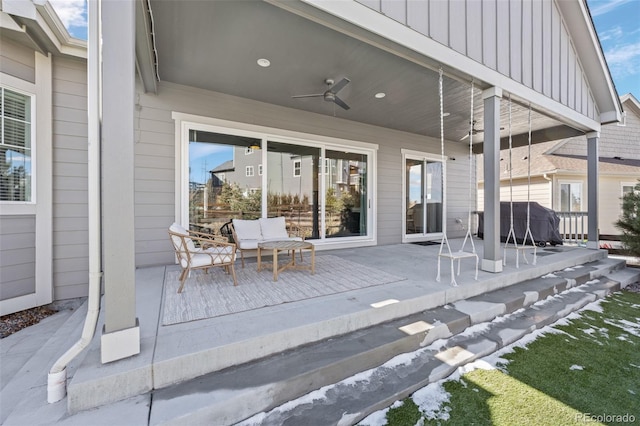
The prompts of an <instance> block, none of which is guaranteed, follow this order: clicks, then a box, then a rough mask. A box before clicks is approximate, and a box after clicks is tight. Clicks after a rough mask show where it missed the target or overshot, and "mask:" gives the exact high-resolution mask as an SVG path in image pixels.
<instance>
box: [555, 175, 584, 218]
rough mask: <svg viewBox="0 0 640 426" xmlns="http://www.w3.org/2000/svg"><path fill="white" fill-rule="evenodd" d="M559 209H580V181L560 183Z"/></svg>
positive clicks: (577, 210) (576, 210) (570, 210)
mask: <svg viewBox="0 0 640 426" xmlns="http://www.w3.org/2000/svg"><path fill="white" fill-rule="evenodd" d="M560 211H563V212H579V211H582V182H570V183H561V184H560Z"/></svg>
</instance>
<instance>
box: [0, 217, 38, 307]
mask: <svg viewBox="0 0 640 426" xmlns="http://www.w3.org/2000/svg"><path fill="white" fill-rule="evenodd" d="M35 227H36V219H35V216H33V215H28V216H2V218H1V219H0V300H7V299H12V298H14V297H19V296H24V295H27V294H33V293H35V291H36V270H35V267H36V257H35V256H36V250H35V246H36V233H35Z"/></svg>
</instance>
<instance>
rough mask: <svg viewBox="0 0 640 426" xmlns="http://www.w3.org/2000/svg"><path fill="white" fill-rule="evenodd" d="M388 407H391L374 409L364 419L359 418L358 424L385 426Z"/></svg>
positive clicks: (363, 425)
mask: <svg viewBox="0 0 640 426" xmlns="http://www.w3.org/2000/svg"><path fill="white" fill-rule="evenodd" d="M394 405H395V404H394ZM390 408H391V407H388V408H385V409H383V410H378V411H374V412H373V413H371V414H369V415H368V416H367V417H365V418H364V419H362V420H360V423H358V424H359V425H362V426H385V425H386V424H387V413H388V412H389V409H390Z"/></svg>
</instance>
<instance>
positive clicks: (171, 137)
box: [135, 82, 475, 266]
mask: <svg viewBox="0 0 640 426" xmlns="http://www.w3.org/2000/svg"><path fill="white" fill-rule="evenodd" d="M138 96H139V99H138V105H139V106H140V108H139V110H138V112H137V113H138V114H139V115H138V117H136V126H137V135H136V146H135V153H136V158H135V162H136V163H135V167H136V184H135V187H136V192H135V199H136V206H135V212H136V213H135V214H136V264H137V265H138V266H142V265H151V264H162V263H172V262H173V261H174V255H173V250H172V248H171V245H170V242H169V238H168V236H167V228H168V226H169V225H170V224H171V223H172V222H173V221H174V220H175V214H176V212H175V201H174V194H175V149H176V147H175V144H176V130H175V125H174V121H173V119H172V118H171V113H172V112H174V111H175V112H181V113H186V114H194V115H199V116H205V117H214V118H218V119H223V120H230V121H236V122H242V123H251V124H255V125H260V126H267V127H273V128H278V129H286V130H290V131H296V132H303V133H307V134H316V135H322V136H328V137H334V138H342V139H349V140H356V141H361V142H368V143H375V144H378V145H379V150H378V154H377V156H378V162H377V191H376V200H377V238H378V244H394V243H400V241H401V232H402V229H401V227H402V225H401V224H402V214H403V213H402V211H401V209H402V207H401V206H402V193H401V192H402V191H401V185H402V180H401V179H403V174H402V170H403V166H402V155H401V151H400V150H401V149H402V148H406V149H411V150H416V151H423V152H427V153H431V154H439V152H440V143H439V141H438V140H435V139H430V138H426V137H424V136H419V135H415V134H410V133H404V132H398V131H394V130H389V129H384V128H380V127H375V126H370V125H364V124H359V123H355V122H350V121H346V120H342V119H337V118H334V117H328V116H322V115H317V114H312V113H308V112H305V111H299V110H292V109H288V108H283V107H278V106H274V105H269V104H265V103H261V102H255V101H251V100H248V99H243V98H238V97H234V96H229V95H224V94H220V93H215V92H205V91H203V90H199V89H194V88H190V87H185V86H180V85H176V84H171V83H162V82H161V83H160V85H159V94H158V95H157V96H156V95H152V94H145V93H143V90H142V88H141V87H138ZM446 149H447V155H449V156H453V157H455V158H456V161H449V162H448V164H447V182H448V185H447V187H448V194H447V196H448V198H447V200H448V217H447V226H448V229H450V230H451V231H452V232H451V233H450V235H453V236H455V233H454V231H456V230H457V228H459V227H457V226H456V224H455V217H460V216H461V215H465V216H464V217H466V212H467V211H468V208H467V204H468V203H467V199H468V196H467V194H468V184H469V181H468V178H467V176H468V162H467V159H466V155H467V154H466V153H467V152H468V147H467V146H465V145H464V144H451V146H450V147H449V146H447V148H446ZM462 176H464V178H461V177H462ZM472 205H475V199H474V200H473V202H472ZM458 232H463V231H458Z"/></svg>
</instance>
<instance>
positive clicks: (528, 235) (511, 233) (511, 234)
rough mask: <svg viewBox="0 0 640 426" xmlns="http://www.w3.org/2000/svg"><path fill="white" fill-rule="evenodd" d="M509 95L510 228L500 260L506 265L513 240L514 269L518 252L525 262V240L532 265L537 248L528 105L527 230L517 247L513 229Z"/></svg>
mask: <svg viewBox="0 0 640 426" xmlns="http://www.w3.org/2000/svg"><path fill="white" fill-rule="evenodd" d="M511 124H512V121H511V94H509V207H510V220H511V224H510V228H509V234H508V235H507V239H506V241H505V244H504V256H503V258H502V264H503V265H506V264H507V249H508V248H510V247H509V241H511V240H513V248H514V249H516V268H519V267H520V252H519V251H518V250H523V252H522V256H523V258H524V260H525V262H527V263H529V262H528V261H527V255H526V253H525V252H524V249H526V248H527V247H526V246H527V244H526V242H527V240H528V239H529V240H531V244H532V245H533V264H534V265H535V264H536V261H537V247H536V243H535V241H534V239H533V234H532V233H531V104H529V134H528V153H527V229H526V231H525V233H524V237H523V239H522V244H521V245H520V246H518V240H517V238H516V233H515V230H514V227H513V172H512V169H513V167H512V150H513V145H512V134H511Z"/></svg>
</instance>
